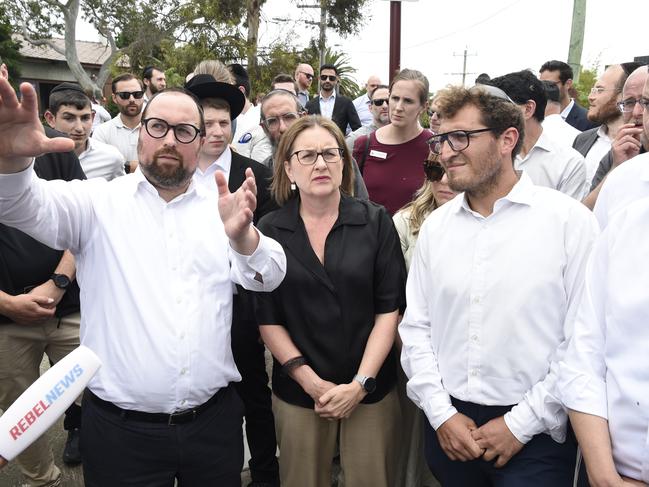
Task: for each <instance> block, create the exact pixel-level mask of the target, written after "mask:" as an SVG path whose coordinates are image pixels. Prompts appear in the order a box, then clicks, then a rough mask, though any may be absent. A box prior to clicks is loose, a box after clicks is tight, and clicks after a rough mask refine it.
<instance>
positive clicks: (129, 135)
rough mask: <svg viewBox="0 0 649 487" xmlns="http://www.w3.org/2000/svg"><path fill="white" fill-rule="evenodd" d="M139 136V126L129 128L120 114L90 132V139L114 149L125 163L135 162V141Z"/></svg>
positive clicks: (136, 158)
mask: <svg viewBox="0 0 649 487" xmlns="http://www.w3.org/2000/svg"><path fill="white" fill-rule="evenodd" d="M139 135H140V124H138V125H137V127H135V128H129V127H127V126H126V125H124V122H122V117H121V115H120V114H117V116H116V117H115V118H113V119H111V120H109V121H108V122H106V123H102V124H101V125H99V126H98V127H96V128H95V130H94V131H93V132H92V138H93V139H96V140H98V141H99V142H103V143H104V144H108V145H112V146H113V147H116V148H117V150H118V151H120V152H121V153H122V155H123V156H124V158H125V159H126V160H127V161H129V162H130V161H137V160H138V157H137V140H138V137H139Z"/></svg>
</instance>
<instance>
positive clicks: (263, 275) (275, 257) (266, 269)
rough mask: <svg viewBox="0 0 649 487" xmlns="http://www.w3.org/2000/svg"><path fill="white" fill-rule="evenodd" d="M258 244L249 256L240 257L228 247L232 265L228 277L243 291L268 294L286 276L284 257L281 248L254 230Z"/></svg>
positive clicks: (240, 255)
mask: <svg viewBox="0 0 649 487" xmlns="http://www.w3.org/2000/svg"><path fill="white" fill-rule="evenodd" d="M255 231H256V232H257V233H258V235H259V244H258V245H257V248H256V249H255V251H254V252H253V253H252V254H251V255H242V254H239V253H238V252H236V251H235V250H234V249H233V248H232V247H231V246H229V247H228V252H229V254H230V262H231V263H232V267H231V271H230V277H231V279H232V281H233V282H235V283H237V284H241V285H242V286H243V287H244V288H245V289H248V290H250V291H257V292H270V291H272V290H274V289H275V288H277V286H279V285H280V284H281V282H282V280H283V279H284V276H285V275H286V255H285V254H284V249H283V248H282V246H281V245H280V244H279V243H278V242H276V241H275V240H273V239H272V238H270V237H266V236H265V235H264V234H262V233H261V232H260V231H259V230H257V229H256V228H255Z"/></svg>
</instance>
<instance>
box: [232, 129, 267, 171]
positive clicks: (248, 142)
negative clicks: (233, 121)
mask: <svg viewBox="0 0 649 487" xmlns="http://www.w3.org/2000/svg"><path fill="white" fill-rule="evenodd" d="M232 145H233V146H234V149H235V150H236V151H237V152H238V153H239V154H241V155H242V156H245V157H249V158H250V159H254V160H255V161H257V162H261V161H263V160H265V159H266V158H267V157H268V156H270V155H272V154H273V146H272V144H271V143H270V139H269V138H268V136H267V135H266V132H264V129H263V128H261V125H259V124H257V125H255V127H253V128H252V129H250V130H249V131H248V132H246V133H245V134H243V135H242V136H241V137H240V138H239V140H238V142H236V143H234V144H232Z"/></svg>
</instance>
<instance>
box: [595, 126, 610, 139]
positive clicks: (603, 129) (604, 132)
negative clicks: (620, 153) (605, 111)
mask: <svg viewBox="0 0 649 487" xmlns="http://www.w3.org/2000/svg"><path fill="white" fill-rule="evenodd" d="M597 138H598V139H604V140H606V141H610V140H611V138H610V137H609V135H608V126H607V125H604V124H602V125H600V126H599V128H598V129H597Z"/></svg>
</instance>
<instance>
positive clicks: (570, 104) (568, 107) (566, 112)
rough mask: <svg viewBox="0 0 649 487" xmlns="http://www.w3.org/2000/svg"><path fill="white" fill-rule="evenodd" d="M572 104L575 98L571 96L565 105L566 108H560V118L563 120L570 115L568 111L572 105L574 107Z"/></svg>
mask: <svg viewBox="0 0 649 487" xmlns="http://www.w3.org/2000/svg"><path fill="white" fill-rule="evenodd" d="M574 106H575V99H574V98H571V99H570V103H568V104H567V105H566V108H564V109H563V110H561V118H563V119H564V120H565V119H566V118H568V115H570V111H571V110H572V107H574Z"/></svg>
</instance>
